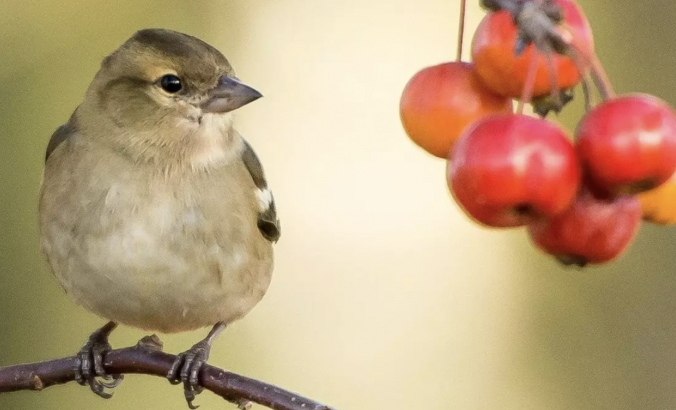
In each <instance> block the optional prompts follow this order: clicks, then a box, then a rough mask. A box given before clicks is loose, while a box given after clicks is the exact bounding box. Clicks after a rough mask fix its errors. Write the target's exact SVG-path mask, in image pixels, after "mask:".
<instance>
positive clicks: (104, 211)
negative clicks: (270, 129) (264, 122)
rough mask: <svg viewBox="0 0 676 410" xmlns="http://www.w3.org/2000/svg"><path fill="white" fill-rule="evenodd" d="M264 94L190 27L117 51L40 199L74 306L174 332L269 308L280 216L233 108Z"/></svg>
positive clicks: (61, 137) (55, 262) (66, 128)
mask: <svg viewBox="0 0 676 410" xmlns="http://www.w3.org/2000/svg"><path fill="white" fill-rule="evenodd" d="M168 75H169V76H173V77H168V78H169V80H167V79H165V80H163V77H165V76H168ZM176 79H178V80H176ZM172 81H173V84H174V85H176V84H178V83H177V81H180V90H178V91H175V90H173V89H172V91H171V92H169V91H167V90H165V89H163V84H165V83H167V82H172ZM258 97H260V94H258V93H257V92H256V91H255V90H253V89H251V88H250V87H248V86H245V85H243V84H242V83H240V82H239V81H238V80H237V79H236V78H235V77H234V73H233V70H232V68H231V66H230V64H229V63H228V61H227V60H226V58H225V57H223V55H222V54H221V53H220V52H218V51H217V50H216V49H215V48H213V47H211V46H210V45H208V44H206V43H204V42H203V41H201V40H199V39H196V38H194V37H191V36H188V35H185V34H181V33H177V32H173V31H169V30H159V29H150V30H141V31H139V32H137V33H136V34H135V35H134V36H133V37H131V38H130V39H129V40H128V41H127V42H125V43H124V44H123V45H122V46H121V47H120V48H119V49H118V50H116V51H115V52H113V53H112V54H111V55H110V56H108V57H106V59H105V60H104V61H103V63H102V65H101V68H100V70H99V71H98V73H97V74H96V76H95V78H94V80H93V81H92V83H91V85H90V87H89V89H88V90H87V92H86V95H85V97H84V100H83V101H82V103H81V104H80V105H79V106H78V107H77V109H76V110H75V112H74V113H73V115H72V116H71V118H70V120H69V121H68V122H67V123H66V124H64V125H63V126H62V127H60V128H59V129H58V130H57V131H56V132H55V133H54V136H53V137H52V140H51V141H50V144H49V146H48V148H47V155H46V157H47V159H46V165H45V173H44V180H43V185H42V189H41V195H40V228H41V236H42V244H43V249H44V252H45V254H46V255H47V258H48V261H49V263H50V265H51V267H52V270H53V272H54V274H55V275H56V277H57V278H58V280H59V282H60V283H61V285H62V286H63V288H64V289H65V290H66V292H67V293H68V294H69V295H70V296H71V297H73V298H74V299H75V301H77V302H78V303H79V304H81V305H82V306H84V307H85V308H87V309H89V310H90V311H92V312H93V313H95V314H97V315H99V316H101V317H103V318H106V319H109V320H111V321H114V322H119V323H123V324H127V325H130V326H135V327H138V328H141V329H144V330H150V331H160V332H166V333H170V332H179V331H187V330H192V329H197V328H200V327H204V326H208V325H214V324H216V323H225V324H227V323H230V322H232V321H233V320H236V319H239V318H241V317H242V316H244V315H245V314H246V313H248V312H249V311H250V310H251V309H252V308H253V307H254V305H256V303H258V301H259V300H260V299H261V298H262V297H263V295H264V294H265V292H266V290H267V288H268V285H269V283H270V276H271V272H272V267H273V252H272V244H273V242H275V241H276V240H277V239H278V237H279V222H278V220H277V216H276V210H275V207H274V202H273V199H272V194H271V193H270V191H269V190H268V187H267V184H266V182H265V179H264V176H263V172H262V167H261V166H260V163H259V162H258V159H257V157H256V155H255V154H254V153H253V151H252V150H251V147H250V146H249V145H248V144H247V143H246V142H245V141H244V140H243V139H242V137H241V136H240V135H239V134H238V133H237V131H235V130H234V129H233V128H232V118H231V113H230V111H232V110H234V109H236V108H238V107H240V106H242V105H244V104H246V103H248V102H250V101H253V100H255V99H256V98H258Z"/></svg>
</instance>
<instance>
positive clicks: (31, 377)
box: [0, 340, 335, 410]
mask: <svg viewBox="0 0 676 410" xmlns="http://www.w3.org/2000/svg"><path fill="white" fill-rule="evenodd" d="M146 342H147V341H146ZM175 359H176V356H174V355H171V354H167V353H163V352H161V351H160V348H159V347H151V346H149V345H148V344H147V343H144V341H143V340H142V341H141V342H139V344H138V345H136V346H135V347H128V348H124V349H117V350H112V351H110V352H108V353H106V355H105V356H104V362H103V367H104V368H105V370H106V372H107V373H108V374H129V373H134V374H149V375H152V376H159V377H166V375H167V373H168V372H169V369H170V368H171V365H172V363H173V362H174V360H175ZM75 361H76V358H75V356H71V357H66V358H63V359H56V360H49V361H44V362H39V363H31V364H20V365H15V366H8V367H0V394H1V393H8V392H13V391H18V390H37V391H40V390H43V389H44V388H46V387H50V386H54V385H57V384H64V383H68V382H72V381H74V380H75V372H74V370H73V369H74V368H75ZM200 382H201V385H202V386H203V387H204V388H205V389H207V390H210V391H212V392H213V393H215V394H217V395H219V396H221V397H223V398H224V399H226V400H228V401H230V402H238V403H242V402H246V401H251V402H254V403H258V404H260V405H263V406H266V407H269V408H271V409H273V410H335V409H334V408H332V407H329V406H326V405H323V404H321V403H317V402H315V401H313V400H310V399H307V398H305V397H302V396H299V395H297V394H294V393H291V392H289V391H287V390H283V389H280V388H278V387H275V386H272V385H270V384H267V383H263V382H261V381H258V380H254V379H250V378H248V377H244V376H240V375H238V374H235V373H230V372H226V371H225V370H221V369H219V368H217V367H214V366H210V365H208V364H205V365H204V367H202V370H201V371H200Z"/></svg>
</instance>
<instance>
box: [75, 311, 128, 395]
mask: <svg viewBox="0 0 676 410" xmlns="http://www.w3.org/2000/svg"><path fill="white" fill-rule="evenodd" d="M116 327H117V323H115V322H108V323H106V324H105V325H104V326H103V327H102V328H100V329H98V330H97V331H95V332H94V333H92V334H91V336H89V340H87V343H85V344H84V346H82V349H80V351H79V352H78V354H77V355H76V358H77V359H76V361H75V369H74V370H75V381H77V382H78V383H79V384H80V385H82V386H85V385H87V384H88V385H89V388H90V389H91V390H92V391H93V392H94V393H96V394H97V395H99V396H100V397H103V398H104V399H109V398H111V397H113V395H112V394H111V393H106V391H105V390H104V389H105V388H109V389H112V388H115V387H117V386H118V385H119V384H120V383H122V379H123V378H124V376H123V375H121V374H116V375H112V376H111V375H109V374H107V373H106V371H105V370H104V369H103V355H104V354H105V353H107V352H109V351H110V350H111V349H112V348H111V346H110V343H108V336H109V335H110V333H111V332H112V331H113V330H114V329H115V328H116ZM97 377H100V378H102V379H104V380H108V382H102V381H99V380H97V379H96V378H97Z"/></svg>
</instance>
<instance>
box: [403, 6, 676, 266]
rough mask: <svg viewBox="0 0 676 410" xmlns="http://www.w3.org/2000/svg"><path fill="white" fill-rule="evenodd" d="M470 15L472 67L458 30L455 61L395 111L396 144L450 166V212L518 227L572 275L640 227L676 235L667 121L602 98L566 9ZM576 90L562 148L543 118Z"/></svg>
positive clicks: (658, 106) (424, 80)
mask: <svg viewBox="0 0 676 410" xmlns="http://www.w3.org/2000/svg"><path fill="white" fill-rule="evenodd" d="M462 1H463V5H462V8H461V10H462V11H464V0H462ZM482 5H483V6H484V7H485V8H487V9H488V13H487V14H486V16H485V17H484V19H483V20H482V21H481V23H480V24H479V26H478V28H477V30H476V32H475V33H474V37H473V40H472V49H471V55H472V62H471V63H468V62H462V61H460V55H461V51H460V50H461V44H462V26H463V24H461V30H460V35H459V38H460V39H459V47H458V49H459V51H458V59H457V61H456V62H448V63H444V64H440V65H437V66H433V67H428V68H425V69H423V70H421V71H420V72H418V73H417V74H415V75H414V76H413V78H411V80H410V81H409V82H408V84H407V85H406V87H405V89H404V92H403V95H402V97H401V102H400V116H401V120H402V123H403V126H404V129H405V131H406V133H407V134H408V136H409V137H410V138H411V139H412V140H413V142H415V143H416V144H417V145H419V146H420V147H421V148H423V149H424V150H426V151H427V152H429V153H430V154H432V155H434V156H437V157H441V158H444V159H447V160H448V166H447V180H448V187H449V189H450V191H451V193H452V195H453V198H454V199H455V200H456V202H457V203H458V204H459V205H460V207H461V208H462V210H463V211H464V212H465V213H466V214H467V215H468V216H469V217H470V218H471V219H472V220H474V221H475V222H477V223H479V224H481V225H484V226H489V227H496V228H507V227H519V226H526V227H527V229H528V232H529V234H530V236H531V238H532V240H533V241H534V243H535V244H536V245H537V246H538V247H539V248H540V249H542V250H544V251H545V252H547V253H549V254H551V255H554V256H555V257H556V258H557V259H558V260H559V261H560V262H562V263H565V264H575V265H579V266H584V265H585V264H587V263H594V264H598V263H604V262H608V261H610V260H613V259H615V258H616V257H618V256H619V255H620V254H622V252H623V251H624V250H625V249H626V248H627V247H628V246H629V244H630V243H631V241H632V239H633V238H634V237H635V235H636V233H637V231H638V228H639V226H640V224H641V221H642V220H645V221H650V222H653V223H658V224H662V225H671V224H676V112H675V111H674V110H673V109H672V108H671V107H670V106H669V105H668V104H667V103H666V102H664V101H662V100H660V99H659V98H657V97H654V96H651V95H647V94H627V95H621V96H615V95H614V93H613V90H612V88H611V85H610V82H609V81H608V79H607V77H606V75H605V72H604V70H603V66H602V65H601V63H600V62H599V61H598V58H597V57H596V54H595V52H594V44H593V37H592V30H591V27H590V26H589V23H588V21H587V19H586V17H585V16H584V14H583V12H582V10H581V8H580V7H579V5H577V4H576V3H575V2H574V1H573V0H482ZM461 14H464V13H461ZM461 18H462V17H461ZM461 22H462V20H461ZM590 84H593V85H594V87H591V86H590ZM578 85H580V86H581V88H582V91H583V93H584V97H585V103H586V113H585V115H584V116H583V117H582V118H581V119H580V121H579V123H578V125H577V128H576V130H575V133H574V135H573V138H570V137H569V136H567V135H566V132H565V131H564V130H562V129H561V128H560V127H559V126H558V125H557V124H555V123H554V122H552V121H549V120H548V119H547V115H548V114H549V113H550V112H551V111H554V112H556V113H558V112H560V110H561V109H562V108H563V107H564V106H565V105H566V104H567V103H568V102H569V101H570V100H572V98H573V93H572V91H573V89H574V88H575V87H576V86H578ZM593 88H595V89H596V90H598V94H599V96H600V102H598V103H597V104H596V105H593V104H592V91H593ZM513 100H516V101H517V110H516V113H515V112H514V108H513ZM525 104H531V105H532V107H533V111H534V112H535V113H536V114H537V115H526V114H524V113H523V110H524V105H525Z"/></svg>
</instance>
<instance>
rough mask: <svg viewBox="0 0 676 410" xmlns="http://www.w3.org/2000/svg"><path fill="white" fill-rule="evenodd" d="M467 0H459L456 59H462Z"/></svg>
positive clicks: (458, 60)
mask: <svg viewBox="0 0 676 410" xmlns="http://www.w3.org/2000/svg"><path fill="white" fill-rule="evenodd" d="M466 3H467V0H460V23H458V54H457V57H456V61H457V62H460V61H462V43H463V41H464V37H465V9H466V6H467V4H466Z"/></svg>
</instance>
